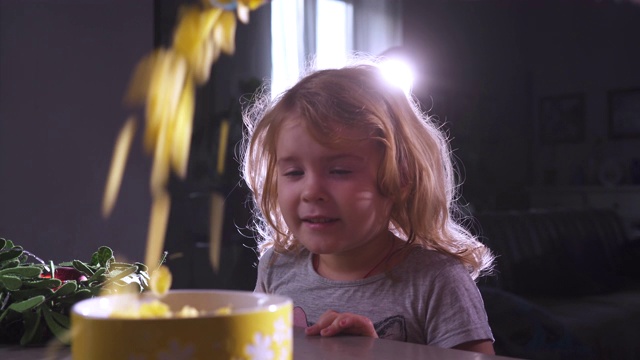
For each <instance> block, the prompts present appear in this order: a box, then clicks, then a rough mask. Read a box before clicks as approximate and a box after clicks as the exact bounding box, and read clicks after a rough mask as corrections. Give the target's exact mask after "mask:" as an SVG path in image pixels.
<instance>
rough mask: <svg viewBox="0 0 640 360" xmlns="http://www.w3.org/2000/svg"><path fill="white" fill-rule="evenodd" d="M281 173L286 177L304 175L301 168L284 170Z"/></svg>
mask: <svg viewBox="0 0 640 360" xmlns="http://www.w3.org/2000/svg"><path fill="white" fill-rule="evenodd" d="M283 175H284V176H286V177H295V176H302V175H304V172H302V171H301V170H289V171H285V172H284V174H283Z"/></svg>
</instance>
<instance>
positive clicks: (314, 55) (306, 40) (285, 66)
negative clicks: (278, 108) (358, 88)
mask: <svg viewBox="0 0 640 360" xmlns="http://www.w3.org/2000/svg"><path fill="white" fill-rule="evenodd" d="M271 39H272V48H271V56H272V63H273V71H272V79H271V92H272V95H274V96H275V95H277V94H280V93H281V92H282V91H284V90H286V89H287V88H288V87H290V86H291V85H293V84H294V83H295V82H296V81H297V80H298V79H299V77H300V75H301V74H302V73H303V71H304V70H305V69H306V67H307V65H308V64H309V62H312V61H313V62H316V61H317V62H318V64H317V65H318V66H319V67H333V66H339V65H340V61H342V62H344V61H345V60H347V57H348V56H349V55H350V54H351V53H353V52H362V53H367V54H372V55H379V54H381V53H382V52H384V51H385V50H387V49H389V48H391V47H395V46H400V45H402V2H401V1H398V0H272V1H271Z"/></svg>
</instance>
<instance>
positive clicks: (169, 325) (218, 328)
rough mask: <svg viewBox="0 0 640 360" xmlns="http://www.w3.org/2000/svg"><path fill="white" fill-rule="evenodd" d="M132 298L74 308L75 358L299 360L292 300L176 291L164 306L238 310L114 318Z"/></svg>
mask: <svg viewBox="0 0 640 360" xmlns="http://www.w3.org/2000/svg"><path fill="white" fill-rule="evenodd" d="M127 296H128V295H111V296H101V297H96V298H92V299H88V300H83V301H80V302H78V303H77V304H75V305H74V306H73V308H72V311H71V353H72V356H73V359H74V360H83V359H91V360H101V359H105V360H107V359H108V360H112V359H145V360H147V359H148V360H150V359H176V360H178V359H234V360H235V359H289V360H290V359H293V330H292V320H293V319H292V313H293V311H292V309H293V305H292V302H291V300H290V299H289V298H286V297H282V296H276V295H266V294H259V293H252V292H245V291H226V290H172V291H169V293H168V294H167V296H165V297H164V298H163V299H162V302H164V303H166V304H167V305H169V306H170V308H171V310H172V311H173V312H178V311H180V309H181V308H182V307H183V306H184V305H189V306H192V307H195V308H196V309H198V310H204V311H206V312H208V313H212V312H214V311H215V310H216V309H219V308H221V307H226V306H231V308H232V311H231V313H230V314H227V315H213V314H210V315H209V314H207V315H204V316H199V317H196V318H163V319H126V318H110V317H109V314H111V312H112V311H113V310H114V308H116V307H117V306H118V304H119V303H121V302H122V301H124V300H126V297H127ZM143 301H146V300H143Z"/></svg>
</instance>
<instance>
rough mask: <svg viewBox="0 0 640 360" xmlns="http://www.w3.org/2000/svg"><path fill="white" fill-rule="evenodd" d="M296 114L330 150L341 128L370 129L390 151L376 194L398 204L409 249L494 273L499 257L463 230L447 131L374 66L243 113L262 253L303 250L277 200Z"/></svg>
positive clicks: (393, 216)
mask: <svg viewBox="0 0 640 360" xmlns="http://www.w3.org/2000/svg"><path fill="white" fill-rule="evenodd" d="M293 115H295V116H296V118H298V119H301V121H304V122H305V125H306V126H307V129H308V130H309V133H310V134H312V136H314V138H315V139H316V140H318V141H319V142H321V143H324V144H330V143H335V142H337V141H340V140H341V139H340V133H339V131H338V130H337V129H338V128H339V127H338V126H335V125H336V124H340V125H342V126H348V127H355V128H358V129H365V130H367V132H368V133H369V134H370V136H371V139H373V140H374V141H377V142H379V143H380V144H382V146H383V148H384V154H383V159H382V162H381V165H380V169H379V171H378V189H379V191H380V193H381V194H382V195H383V196H385V197H388V198H390V199H391V200H392V208H391V212H390V222H389V229H390V230H391V231H393V232H394V233H395V234H396V235H398V236H399V237H401V238H403V239H404V240H406V243H407V246H411V245H413V246H421V247H424V248H427V249H433V250H436V251H439V252H443V253H447V254H450V255H452V256H454V257H456V258H457V259H459V260H460V261H461V262H462V263H463V264H464V265H466V266H467V268H468V270H469V273H470V274H471V275H472V277H473V278H474V279H475V278H477V277H478V276H480V275H482V274H484V273H486V272H488V271H490V269H491V265H492V262H493V255H492V254H491V252H490V251H489V249H488V248H486V247H485V246H484V245H483V244H482V243H481V242H479V241H478V239H477V238H475V237H474V236H473V235H472V234H471V233H470V232H469V231H468V230H467V229H465V228H464V226H463V225H462V221H463V220H464V217H463V216H462V212H461V211H460V209H459V208H458V206H457V203H456V201H457V196H458V195H457V187H456V183H455V173H454V167H453V162H452V159H451V154H450V149H449V143H448V141H447V139H446V137H445V136H444V133H443V132H442V131H441V129H440V128H439V126H438V125H437V124H436V123H435V122H434V120H433V119H432V118H430V117H428V116H427V115H426V114H423V113H422V111H420V108H419V106H418V104H417V102H416V101H415V100H413V98H412V97H410V96H407V95H406V94H404V92H403V91H402V90H400V89H399V88H396V87H394V86H392V85H390V84H388V82H386V81H385V80H384V79H383V77H382V74H381V73H380V71H379V68H378V67H377V66H376V65H375V64H374V63H367V64H356V65H349V66H346V67H343V68H341V69H330V70H319V71H315V72H312V73H311V74H310V75H307V76H305V77H303V78H302V79H301V80H300V81H299V82H298V83H297V84H296V85H294V86H293V87H292V88H290V89H289V90H287V91H286V92H284V93H283V94H281V95H280V96H279V97H278V98H276V99H274V100H273V101H271V100H269V98H268V96H264V94H263V96H262V98H261V99H260V100H258V101H256V102H254V103H253V105H252V106H250V107H249V108H248V109H247V110H246V111H245V112H244V121H245V125H246V129H247V130H246V134H245V135H246V136H245V141H244V144H243V145H244V146H243V152H242V154H241V156H242V161H243V169H242V173H243V177H244V180H245V181H246V183H247V185H248V186H249V188H250V190H251V191H252V193H253V201H254V205H255V206H254V208H253V212H254V224H253V225H255V226H254V227H255V230H256V231H257V233H258V237H259V238H258V247H259V250H260V253H264V251H266V249H268V248H269V247H274V250H275V251H276V252H280V253H281V252H288V251H298V250H300V248H301V247H302V245H300V243H299V242H298V241H297V240H296V239H295V238H294V237H293V235H292V234H291V232H290V231H289V229H288V227H287V225H286V223H285V221H284V218H283V216H282V213H281V211H280V207H279V205H278V202H277V186H276V185H277V183H276V181H277V180H276V178H277V170H276V160H277V159H276V156H277V154H276V143H277V139H278V133H279V129H280V128H281V125H282V123H283V122H284V121H286V120H287V119H290V118H291V117H292V116H293ZM301 150H303V149H301Z"/></svg>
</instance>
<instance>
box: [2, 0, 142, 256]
mask: <svg viewBox="0 0 640 360" xmlns="http://www.w3.org/2000/svg"><path fill="white" fill-rule="evenodd" d="M152 44H153V1H152V0H136V1H128V0H96V1H78V0H2V1H0V237H4V238H8V239H11V240H14V241H15V242H16V243H17V244H20V245H22V246H24V247H25V249H27V250H29V251H31V252H33V253H35V254H37V255H38V256H40V257H41V258H43V259H44V260H49V259H51V260H54V261H56V262H61V261H67V260H72V259H86V260H88V259H90V257H91V254H92V253H93V251H95V250H96V249H97V248H98V246H100V245H108V246H110V247H112V248H113V249H114V251H115V253H116V257H117V258H119V259H121V260H129V261H139V260H141V259H143V253H144V248H145V241H146V231H147V219H148V216H149V201H150V200H149V195H148V194H149V190H148V188H149V185H148V184H149V159H148V158H146V157H145V156H144V155H143V154H142V146H141V142H140V141H139V140H140V138H139V134H138V137H137V138H136V142H134V144H133V147H132V151H131V158H130V159H129V162H128V165H127V170H126V174H125V179H124V182H123V184H122V189H121V193H120V196H119V199H118V202H117V204H116V207H115V209H114V212H113V215H112V217H111V218H109V219H107V220H105V219H103V218H102V216H101V214H100V210H101V202H102V194H103V190H104V186H105V182H106V177H107V172H108V168H109V164H110V160H111V152H112V150H113V145H114V142H115V138H116V134H117V133H118V131H119V129H120V127H121V126H122V124H123V123H124V121H125V119H126V117H127V115H128V114H129V112H128V111H127V109H126V108H125V107H124V106H123V104H122V97H123V94H124V92H125V90H126V87H127V84H128V81H129V76H130V75H131V72H132V70H133V67H134V65H135V64H136V63H137V61H138V60H139V59H140V58H141V57H142V56H143V55H144V54H145V53H147V52H149V51H150V50H151V47H152Z"/></svg>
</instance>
